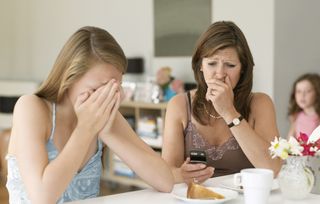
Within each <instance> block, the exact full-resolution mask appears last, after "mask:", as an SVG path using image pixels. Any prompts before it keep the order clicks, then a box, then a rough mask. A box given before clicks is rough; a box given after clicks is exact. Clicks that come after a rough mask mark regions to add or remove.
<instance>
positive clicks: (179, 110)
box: [166, 93, 187, 121]
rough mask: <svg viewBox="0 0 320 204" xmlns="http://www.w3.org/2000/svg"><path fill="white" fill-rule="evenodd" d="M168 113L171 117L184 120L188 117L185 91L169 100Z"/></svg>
mask: <svg viewBox="0 0 320 204" xmlns="http://www.w3.org/2000/svg"><path fill="white" fill-rule="evenodd" d="M166 115H168V116H169V118H175V119H181V120H182V121H184V119H186V118H187V104H186V96H185V93H180V94H177V95H175V96H174V97H173V98H172V99H171V100H170V101H169V102H168V105H167V112H166Z"/></svg>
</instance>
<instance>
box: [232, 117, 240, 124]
mask: <svg viewBox="0 0 320 204" xmlns="http://www.w3.org/2000/svg"><path fill="white" fill-rule="evenodd" d="M232 122H233V124H234V125H239V124H240V120H239V118H235V119H233V121H232Z"/></svg>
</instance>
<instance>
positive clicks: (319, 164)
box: [306, 155, 320, 194]
mask: <svg viewBox="0 0 320 204" xmlns="http://www.w3.org/2000/svg"><path fill="white" fill-rule="evenodd" d="M306 166H307V167H309V168H310V169H311V171H312V173H313V175H314V184H313V188H312V189H311V193H314V194H320V156H319V155H317V156H308V159H307V162H306Z"/></svg>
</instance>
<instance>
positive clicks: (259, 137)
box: [224, 94, 281, 175]
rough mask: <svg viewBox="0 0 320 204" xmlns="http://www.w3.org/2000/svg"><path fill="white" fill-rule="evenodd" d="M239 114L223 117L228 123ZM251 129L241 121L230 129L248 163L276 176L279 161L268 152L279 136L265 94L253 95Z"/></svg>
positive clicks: (279, 164) (234, 113)
mask: <svg viewBox="0 0 320 204" xmlns="http://www.w3.org/2000/svg"><path fill="white" fill-rule="evenodd" d="M239 115H240V114H239V113H237V112H236V111H233V112H230V113H229V114H227V115H225V117H224V119H225V120H226V122H227V123H230V122H231V121H232V119H233V118H235V117H237V116H239ZM249 120H253V122H252V123H253V127H251V126H250V125H249V123H248V122H247V121H246V120H242V122H241V123H240V125H239V126H235V127H232V128H230V130H231V132H232V134H233V135H234V137H235V138H236V139H237V141H238V143H239V145H240V146H241V149H242V150H243V152H244V153H245V155H246V156H247V157H248V159H249V160H250V162H251V163H252V164H253V165H254V166H255V167H257V168H269V169H272V170H273V171H274V173H275V175H277V174H278V172H279V170H280V167H281V161H280V159H272V158H271V156H270V152H269V150H268V148H269V146H270V142H271V141H272V140H273V139H274V137H275V136H277V137H278V136H279V131H278V129H277V124H276V116H275V109H274V106H273V103H272V101H271V99H270V98H269V97H268V96H267V95H265V94H255V96H254V97H253V99H252V105H251V117H250V118H249Z"/></svg>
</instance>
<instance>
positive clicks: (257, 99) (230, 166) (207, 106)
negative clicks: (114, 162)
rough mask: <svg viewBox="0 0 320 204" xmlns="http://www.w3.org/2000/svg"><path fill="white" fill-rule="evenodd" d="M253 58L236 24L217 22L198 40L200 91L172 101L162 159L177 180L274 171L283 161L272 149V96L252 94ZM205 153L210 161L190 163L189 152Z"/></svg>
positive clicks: (196, 58) (194, 65) (195, 60)
mask: <svg viewBox="0 0 320 204" xmlns="http://www.w3.org/2000/svg"><path fill="white" fill-rule="evenodd" d="M253 66H254V62H253V57H252V55H251V52H250V49H249V46H248V44H247V41H246V39H245V36H244V35H243V33H242V31H241V30H240V29H239V27H238V26H237V25H235V24H234V23H233V22H226V21H220V22H215V23H213V24H212V25H211V26H210V27H209V28H208V29H207V31H206V32H204V33H203V34H202V35H201V37H200V39H199V40H198V42H197V45H196V48H195V52H194V54H193V56H192V69H193V72H194V76H195V80H196V82H197V89H196V90H192V91H190V92H188V93H186V94H179V95H177V96H175V97H174V98H173V99H171V101H170V102H169V104H168V107H167V112H166V119H165V129H164V143H163V148H162V157H163V158H164V159H165V160H166V161H167V162H168V163H169V165H170V166H171V168H172V171H173V173H174V177H175V182H177V183H180V182H186V183H189V182H191V181H193V182H203V181H205V180H206V179H208V178H210V177H212V176H222V175H227V174H232V173H236V172H239V171H240V170H241V169H244V168H252V167H262V168H269V169H272V170H273V171H274V172H275V174H277V172H278V171H279V169H280V166H281V162H280V161H279V160H277V159H271V157H270V154H269V151H268V147H269V146H270V142H271V141H272V140H273V139H274V137H275V136H279V132H278V128H277V125H276V118H275V110H274V105H273V102H272V100H271V99H270V97H269V96H267V95H266V94H264V93H253V92H251V89H252V71H253ZM193 150H198V151H199V150H201V151H204V152H205V153H206V160H207V164H192V163H190V158H189V156H190V152H191V151H193Z"/></svg>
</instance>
